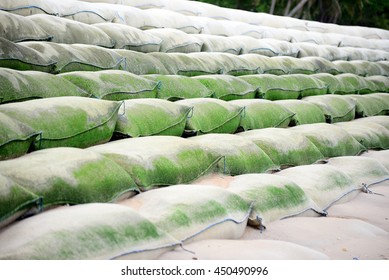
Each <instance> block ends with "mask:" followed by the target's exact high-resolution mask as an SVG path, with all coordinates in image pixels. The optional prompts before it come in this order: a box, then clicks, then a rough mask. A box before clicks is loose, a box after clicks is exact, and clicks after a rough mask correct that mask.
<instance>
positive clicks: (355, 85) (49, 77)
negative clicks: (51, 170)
mask: <svg viewBox="0 0 389 280" xmlns="http://www.w3.org/2000/svg"><path fill="white" fill-rule="evenodd" d="M378 92H381V93H389V77H387V76H369V77H362V76H358V75H355V74H338V75H331V74H326V73H320V74H311V75H305V74H289V75H274V74H252V75H243V76H232V75H199V76H194V77H187V76H182V75H159V74H150V75H136V74H132V73H129V72H126V71H121V70H102V71H73V72H68V73H63V74H58V75H53V74H49V73H44V72H39V71H18V70H12V69H9V68H0V104H3V103H12V102H19V101H25V100H30V99H37V98H48V97H59V96H81V97H93V98H97V99H104V100H115V101H120V100H127V99H138V98H158V99H166V100H170V101H176V100H182V99H191V98H205V97H214V98H217V99H221V100H226V101H229V100H236V99H254V98H261V99H267V100H283V99H301V98H304V97H308V96H313V95H326V94H340V95H350V94H354V95H355V94H360V95H363V94H368V93H378ZM382 96H385V94H383V95H382ZM328 98H330V97H328ZM383 105H384V103H383Z"/></svg>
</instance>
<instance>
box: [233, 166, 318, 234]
mask: <svg viewBox="0 0 389 280" xmlns="http://www.w3.org/2000/svg"><path fill="white" fill-rule="evenodd" d="M227 190H228V191H230V192H233V193H235V194H237V195H239V196H240V197H242V198H244V199H245V200H247V201H252V202H253V209H252V211H251V213H250V217H249V221H248V224H249V225H250V226H253V227H255V228H260V229H262V228H263V227H266V225H267V224H268V223H270V222H273V221H276V220H280V219H285V218H288V217H295V216H318V215H320V214H323V212H322V209H320V208H319V207H318V206H317V205H316V204H315V203H314V202H313V201H312V200H311V199H310V198H309V197H308V196H307V195H306V194H305V192H304V191H303V190H302V189H301V188H300V187H299V186H298V185H296V183H294V182H293V181H291V180H288V179H287V178H284V177H282V176H276V175H270V174H246V175H239V176H236V177H234V179H233V180H232V181H231V182H230V184H229V185H228V188H227Z"/></svg>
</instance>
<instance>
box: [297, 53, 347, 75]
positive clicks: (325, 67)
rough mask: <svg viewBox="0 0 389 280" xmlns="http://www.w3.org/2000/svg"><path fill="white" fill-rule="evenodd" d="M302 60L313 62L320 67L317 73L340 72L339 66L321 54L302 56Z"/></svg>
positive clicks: (336, 73)
mask: <svg viewBox="0 0 389 280" xmlns="http://www.w3.org/2000/svg"><path fill="white" fill-rule="evenodd" d="M300 60H302V61H308V62H310V63H313V64H314V65H315V66H316V68H317V69H318V71H317V73H328V74H332V75H338V74H340V71H339V69H338V67H337V66H336V65H335V64H334V63H332V62H331V61H329V60H327V59H325V58H323V57H320V56H309V57H303V58H300Z"/></svg>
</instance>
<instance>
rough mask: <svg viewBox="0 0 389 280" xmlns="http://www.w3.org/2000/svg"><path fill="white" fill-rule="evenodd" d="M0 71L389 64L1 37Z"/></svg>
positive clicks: (374, 71) (369, 69) (220, 70)
mask: <svg viewBox="0 0 389 280" xmlns="http://www.w3.org/2000/svg"><path fill="white" fill-rule="evenodd" d="M0 48H1V50H2V53H0V67H4V68H11V69H16V70H35V71H41V72H49V73H65V72H71V71H98V70H110V69H111V70H112V69H119V70H120V69H122V70H126V71H128V72H131V73H134V74H138V75H144V74H164V75H186V76H196V75H205V74H229V75H235V76H238V75H248V74H276V75H283V74H297V73H300V74H314V73H330V74H340V73H350V74H356V75H362V76H373V75H383V76H388V73H389V69H388V68H389V62H388V61H387V60H381V61H367V60H363V59H362V60H353V61H344V60H337V61H333V62H332V61H329V60H327V59H324V58H320V57H303V58H296V57H289V56H274V57H267V56H264V55H260V54H243V55H234V54H230V53H209V52H197V53H188V54H186V53H162V52H152V53H141V52H137V51H131V50H124V49H120V50H118V49H115V50H113V49H107V48H103V47H98V46H92V45H84V44H59V43H53V42H38V41H29V42H20V43H13V42H11V41H8V40H6V39H4V38H0Z"/></svg>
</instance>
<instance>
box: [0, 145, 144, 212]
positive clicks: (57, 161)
mask: <svg viewBox="0 0 389 280" xmlns="http://www.w3.org/2000/svg"><path fill="white" fill-rule="evenodd" d="M0 170H1V171H0V174H1V175H4V176H6V177H9V178H10V179H12V180H13V181H14V182H16V183H18V184H19V185H20V186H22V187H24V188H25V189H26V190H28V191H29V192H31V193H33V194H35V195H37V196H40V197H42V205H43V207H44V208H50V207H53V206H58V205H63V204H82V203H91V202H111V201H116V200H120V199H123V198H126V197H131V196H132V195H134V194H135V193H136V192H137V188H136V186H135V183H134V181H133V180H132V179H131V177H130V176H129V175H128V174H127V173H126V172H125V171H124V170H123V169H122V168H121V167H120V166H119V165H117V164H116V163H115V162H113V161H112V160H110V159H109V158H106V157H104V156H102V155H101V154H98V153H94V152H92V151H88V150H83V149H77V148H53V149H46V150H41V151H36V152H32V153H30V154H27V155H25V156H22V157H19V158H16V159H10V160H5V161H1V162H0Z"/></svg>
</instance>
